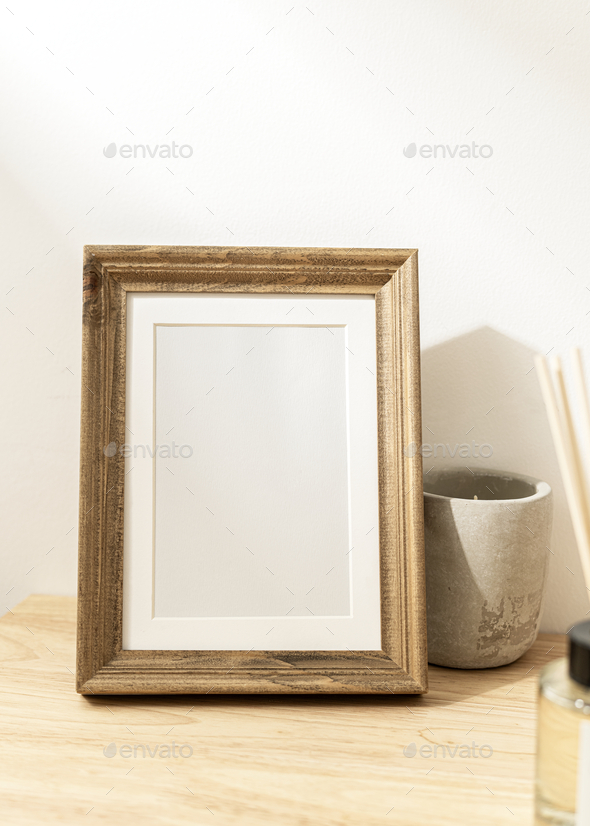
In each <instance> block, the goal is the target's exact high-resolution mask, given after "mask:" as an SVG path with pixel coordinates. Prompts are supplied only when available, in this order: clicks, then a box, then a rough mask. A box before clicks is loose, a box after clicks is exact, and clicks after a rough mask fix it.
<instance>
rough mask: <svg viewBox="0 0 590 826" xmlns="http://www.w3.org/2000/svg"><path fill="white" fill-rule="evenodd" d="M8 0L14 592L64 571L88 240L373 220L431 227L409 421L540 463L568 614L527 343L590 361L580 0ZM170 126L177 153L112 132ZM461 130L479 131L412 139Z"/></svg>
mask: <svg viewBox="0 0 590 826" xmlns="http://www.w3.org/2000/svg"><path fill="white" fill-rule="evenodd" d="M8 5H9V9H6V8H4V7H3V8H2V10H1V11H0V38H1V40H0V61H1V64H2V70H1V72H0V85H1V89H2V101H3V102H2V119H1V122H0V136H1V137H0V141H1V144H0V146H1V152H0V174H1V176H2V188H1V199H0V206H1V210H2V214H1V231H2V256H1V262H2V263H1V283H0V287H1V289H2V295H3V302H2V304H3V305H5V306H6V308H7V309H4V306H3V307H2V310H1V312H2V316H1V318H2V325H1V336H2V338H1V342H0V346H1V352H2V357H1V359H0V369H1V379H0V381H1V386H2V390H3V393H2V405H1V407H2V411H1V416H2V433H3V463H2V464H3V473H2V491H1V504H2V514H3V515H2V547H1V557H0V585H1V588H2V590H1V592H0V593H1V595H2V597H3V598H4V595H5V594H6V597H5V604H6V605H7V607H12V606H13V605H15V604H16V603H17V602H18V601H20V600H21V599H22V598H23V597H24V596H26V595H27V594H28V593H31V592H46V593H60V594H73V593H75V590H76V542H77V527H76V526H77V505H78V500H77V495H78V440H79V408H80V337H81V329H80V327H81V310H80V308H81V284H82V282H81V252H82V245H83V244H85V243H95V244H219V245H228V244H235V245H246V244H248V245H250V246H251V245H277V246H279V245H289V246H335V247H350V246H358V247H363V246H371V247H418V248H419V250H420V266H421V324H422V342H423V348H424V354H423V371H424V380H423V388H424V424H425V428H424V441H425V442H431V443H448V444H450V445H451V447H452V445H453V444H455V443H462V442H464V441H468V440H469V439H473V440H475V441H476V442H478V443H482V442H487V443H489V444H490V445H492V446H493V450H494V454H493V457H492V458H491V459H487V460H485V459H482V458H479V459H478V458H475V459H470V460H469V461H470V464H471V465H472V466H474V465H486V466H495V467H500V468H503V469H508V470H514V471H521V472H524V473H529V474H531V475H535V476H539V477H541V478H543V479H546V480H547V481H548V482H549V483H550V484H551V485H552V486H553V488H554V490H555V494H556V516H555V529H554V536H553V540H552V545H551V549H552V550H553V552H554V556H552V558H551V570H550V581H549V593H548V599H547V604H546V610H545V616H544V623H543V627H544V629H545V630H553V631H565V630H567V629H568V628H569V627H570V625H571V624H572V623H573V622H574V621H576V620H579V619H581V618H583V617H584V616H585V614H586V612H587V611H588V609H589V608H590V606H589V605H588V599H587V592H586V589H585V587H584V585H583V582H582V576H581V570H580V565H579V563H578V561H577V557H576V551H575V545H574V541H573V536H572V531H571V528H570V522H569V518H568V515H567V510H566V507H565V503H564V496H563V492H562V485H561V481H560V478H559V474H558V470H557V466H556V460H555V456H554V451H553V448H552V444H551V440H550V436H549V431H548V427H547V424H546V419H545V415H544V411H543V409H542V404H541V399H540V395H539V391H538V389H537V382H536V377H535V372H534V371H532V372H528V371H529V370H530V368H531V366H532V354H533V353H534V352H535V351H540V352H545V353H546V352H548V351H550V350H553V352H555V353H559V352H564V351H566V350H567V349H569V347H570V346H571V345H575V344H578V345H581V346H582V347H584V348H585V350H586V355H587V359H588V360H589V361H590V339H589V334H588V323H589V322H588V315H587V314H588V313H589V312H590V275H589V273H588V217H589V216H588V195H589V191H590V190H589V186H588V184H589V171H590V168H589V167H590V163H589V152H588V138H587V136H588V130H589V127H590V113H589V108H588V88H589V87H590V64H589V62H588V49H589V45H590V14H589V13H588V11H587V4H586V3H583V2H582V1H581V0H562V2H560V3H554V2H549V0H540V2H536V3H533V2H532V0H529V2H522V0H520V2H518V1H517V2H514V0H510V2H509V1H508V0H500V2H496V3H492V4H490V3H483V2H475V3H474V2H468V0H446V2H441V0H437V2H434V0H430V2H428V1H427V0H418V2H408V0H406V2H383V1H381V2H365V3H361V2H351V0H347V2H336V0H310V3H309V6H307V7H306V6H305V5H296V6H293V4H292V0H285V2H282V0H281V1H280V2H279V0H274V2H271V0H255V2H247V3H246V2H237V0H235V2H229V1H228V0H220V1H218V2H215V3H211V2H189V0H184V2H178V1H174V0H173V1H172V2H168V3H166V4H161V3H153V2H144V3H141V4H140V3H130V2H121V0H118V1H117V2H113V0H107V1H106V2H105V0H103V2H101V3H88V2H85V3H81V2H79V1H78V2H73V0H69V2H68V1H67V0H56V1H55V2H52V3H44V2H41V1H40V0H30V1H29V2H23V1H22V0H8ZM170 130H172V131H170ZM172 140H175V141H176V142H177V143H178V144H189V145H191V146H192V147H193V148H194V152H193V155H192V157H191V158H190V159H171V160H162V159H149V158H147V159H141V158H138V159H136V160H126V159H124V158H121V157H120V156H118V155H117V156H116V157H114V158H112V159H108V158H106V157H104V156H103V153H102V149H103V147H105V146H107V145H108V144H109V143H111V142H115V143H116V144H117V145H118V146H119V145H121V144H125V143H131V144H133V143H142V144H151V145H155V144H162V143H164V142H171V141H172ZM471 141H475V143H476V144H478V145H482V144H488V145H490V146H492V147H493V155H492V157H491V158H489V159H482V158H475V159H470V160H466V159H464V158H459V157H457V156H456V157H455V158H453V159H451V158H444V159H442V158H440V157H439V158H438V159H437V160H435V161H431V160H428V159H424V158H421V157H420V156H419V155H417V156H416V157H414V158H411V159H409V158H406V157H404V155H403V153H402V148H403V147H404V146H406V145H408V144H410V143H412V142H416V143H417V144H418V146H420V145H423V144H434V143H440V144H449V145H450V146H451V147H453V146H454V145H455V144H464V143H470V142H471ZM470 428H473V429H472V430H470ZM468 431H470V432H469V435H468V436H467V435H466V434H467V432H468ZM442 461H443V460H442V459H441V458H439V459H438V460H437V462H438V463H441V462H442ZM444 461H445V462H446V463H447V464H454V463H457V462H459V461H461V460H460V459H459V458H458V457H456V458H455V459H449V458H447V459H446V460H444ZM431 464H432V463H429V466H431ZM427 469H428V467H427ZM2 604H4V603H2Z"/></svg>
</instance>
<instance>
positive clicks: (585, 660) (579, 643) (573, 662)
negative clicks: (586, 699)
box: [568, 620, 590, 686]
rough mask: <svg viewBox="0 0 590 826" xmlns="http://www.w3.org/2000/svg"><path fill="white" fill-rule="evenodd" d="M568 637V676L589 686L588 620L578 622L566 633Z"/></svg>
mask: <svg viewBox="0 0 590 826" xmlns="http://www.w3.org/2000/svg"><path fill="white" fill-rule="evenodd" d="M568 636H569V639H570V677H571V678H572V680H575V681H576V682H577V683H581V684H582V685H587V686H590V620H586V622H579V623H578V624H577V625H574V627H573V628H572V629H571V631H570V632H569V634H568Z"/></svg>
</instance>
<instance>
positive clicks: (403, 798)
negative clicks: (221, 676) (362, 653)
mask: <svg viewBox="0 0 590 826" xmlns="http://www.w3.org/2000/svg"><path fill="white" fill-rule="evenodd" d="M564 654H565V639H564V637H561V636H549V635H542V636H541V637H540V638H539V640H538V641H537V642H536V643H535V645H534V646H533V648H532V649H531V650H530V651H529V652H528V653H527V654H526V655H525V656H524V657H522V658H521V659H520V660H519V661H518V662H516V663H514V664H513V665H510V666H505V667H504V668H496V669H491V670H489V671H458V670H453V669H444V668H435V667H431V668H430V692H429V694H427V695H425V696H424V697H416V696H406V697H402V696H400V697H392V696H388V697H381V696H378V697H366V696H363V697H338V696H335V695H331V696H322V697H315V696H309V697H300V696H297V697H289V696H285V695H283V696H268V695H265V696H253V695H248V696H230V695H225V696H214V695H211V694H210V695H208V696H206V697H203V696H198V695H190V696H186V695H185V696H146V697H137V696H135V697H122V696H117V697H82V696H80V695H78V694H76V692H75V690H74V665H75V661H74V660H75V599H73V598H69V597H48V596H33V597H29V598H28V599H26V600H25V601H24V602H22V603H21V604H20V605H18V606H17V607H16V608H13V609H12V613H7V614H6V615H5V616H4V617H3V618H2V619H1V620H0V663H1V666H0V683H1V687H0V714H1V722H0V732H1V735H0V736H1V748H0V753H1V761H2V762H1V770H0V790H1V794H0V798H1V801H2V802H1V803H0V812H1V814H0V820H1V822H2V824H10V826H20V825H21V824H34V826H39V824H45V823H59V824H65V826H69V824H89V826H91V824H93V823H109V824H125V826H127V825H128V824H131V825H132V826H133V824H142V826H160V825H161V826H170V825H171V824H174V825H175V826H176V825H180V826H183V825H184V824H187V826H188V824H190V825H191V826H200V824H211V826H224V824H231V825H232V826H233V825H234V824H240V826H244V825H245V826H248V824H258V826H265V824H280V826H291V824H321V826H334V825H335V824H351V825H352V824H354V825H355V826H358V825H359V824H362V826H373V824H384V826H386V825H387V823H394V824H404V826H405V824H407V826H421V824H432V825H433V826H447V824H459V823H460V824H468V826H472V824H486V826H495V824H518V826H523V824H525V825H526V824H532V822H533V776H534V751H535V716H536V712H535V692H536V685H537V678H538V675H539V671H540V668H541V666H542V665H543V664H545V663H546V662H549V661H550V660H551V659H554V658H555V657H557V656H563V655H564ZM173 741H174V742H175V743H176V744H177V745H176V746H175V747H174V750H175V753H176V756H172V754H170V756H166V752H165V747H166V746H168V748H169V749H170V750H171V749H172V743H173ZM412 743H414V744H416V748H417V749H418V750H419V749H420V747H421V746H428V745H431V746H432V745H433V744H441V745H447V746H449V747H450V750H451V752H453V751H454V748H455V746H456V745H458V746H459V747H460V746H461V745H462V744H466V745H467V746H469V747H470V749H472V744H473V743H475V744H477V746H478V747H479V746H482V745H484V744H485V745H488V746H490V747H491V749H493V754H492V755H491V756H490V757H487V758H484V757H481V756H479V754H478V753H477V751H476V754H477V756H476V757H473V756H472V755H470V756H469V757H467V756H460V750H457V752H456V753H455V756H454V757H450V756H449V754H448V752H447V751H445V757H443V756H442V754H441V750H440V749H439V750H438V753H437V756H436V757H435V758H433V757H430V758H428V757H422V756H420V753H419V752H418V753H417V754H416V756H414V757H405V756H404V753H403V750H404V748H405V747H407V746H410V744H412ZM111 744H114V745H111ZM183 744H187V747H185V748H184V750H183V751H184V755H188V754H189V751H190V749H189V748H188V746H190V747H191V748H192V755H191V756H183V757H181V756H179V751H178V750H179V746H181V745H183ZM109 745H110V750H109V751H108V752H107V753H110V752H115V750H116V753H114V756H112V757H107V756H105V754H104V753H103V750H104V749H105V748H107V747H108V746H109ZM126 745H130V746H131V747H133V746H136V745H137V746H139V745H143V746H144V747H145V748H144V753H145V757H144V756H142V750H141V749H138V750H137V754H136V756H135V757H134V756H130V757H125V756H121V753H120V752H121V748H123V754H126V753H127V750H126V749H125V746H126ZM147 747H149V749H150V751H151V753H152V754H153V755H154V756H153V757H151V756H150V753H149V752H148V751H147ZM129 751H131V749H129ZM465 753H466V752H465V750H463V754H464V755H465ZM488 753H489V750H488V749H484V754H488ZM162 754H163V756H161V755H162Z"/></svg>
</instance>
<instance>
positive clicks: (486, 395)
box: [410, 327, 590, 633]
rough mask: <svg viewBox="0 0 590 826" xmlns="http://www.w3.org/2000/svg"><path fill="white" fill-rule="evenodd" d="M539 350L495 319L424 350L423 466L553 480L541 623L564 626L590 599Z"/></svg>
mask: <svg viewBox="0 0 590 826" xmlns="http://www.w3.org/2000/svg"><path fill="white" fill-rule="evenodd" d="M534 355H535V351H534V350H531V349H530V348H529V347H526V346H525V345H523V344H521V343H520V342H518V341H515V340H514V339H511V338H509V337H508V336H505V335H504V334H503V333H499V332H498V331H497V330H493V329H492V328H490V327H481V328H479V329H477V330H473V331H472V332H470V333H466V334H465V335H462V336H459V337H457V338H453V339H450V340H449V341H446V342H443V343H442V344H438V345H436V346H434V347H430V348H428V349H427V350H424V351H423V353H422V434H423V435H422V439H423V445H422V453H423V456H424V473H425V474H427V473H428V472H429V470H430V469H432V468H441V467H452V468H458V467H460V466H464V467H465V473H469V470H468V468H469V467H481V468H488V469H500V470H507V471H512V472H515V473H524V474H527V475H529V476H535V477H537V478H538V479H542V480H544V481H546V482H548V483H549V484H550V485H551V487H552V488H553V492H554V520H553V535H552V541H551V544H550V545H549V547H550V549H551V551H552V552H553V555H552V556H551V561H550V566H549V578H548V584H547V597H546V601H545V609H544V614H543V620H542V624H541V630H542V631H551V632H560V633H565V632H566V631H567V630H568V629H569V628H570V627H571V626H572V625H573V624H574V622H577V621H579V620H582V619H584V618H585V617H586V612H587V611H588V609H589V608H590V604H589V603H588V595H587V591H586V588H585V585H584V580H583V576H582V570H581V567H580V562H579V559H578V554H577V550H576V545H575V539H574V535H573V530H572V527H571V521H570V517H569V511H568V508H567V502H566V499H565V493H564V489H563V484H562V481H561V475H560V472H559V467H558V464H557V457H556V455H555V450H554V448H553V441H552V438H551V432H550V430H549V424H548V421H547V416H546V413H545V407H544V404H543V399H542V396H541V390H540V387H539V383H538V379H537V375H536V370H535V369H534ZM589 356H590V354H589ZM412 449H413V448H410V450H412Z"/></svg>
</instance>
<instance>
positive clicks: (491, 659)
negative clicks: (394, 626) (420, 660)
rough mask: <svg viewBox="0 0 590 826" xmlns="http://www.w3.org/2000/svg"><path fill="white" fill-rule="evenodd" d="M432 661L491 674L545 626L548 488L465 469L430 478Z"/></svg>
mask: <svg viewBox="0 0 590 826" xmlns="http://www.w3.org/2000/svg"><path fill="white" fill-rule="evenodd" d="M424 522H425V539H426V596H427V612H428V660H429V662H431V663H433V664H434V665H442V666H449V667H452V668H490V667H492V666H498V665H506V664H507V663H511V662H513V661H514V660H516V659H518V657H520V656H521V655H522V654H524V653H525V651H527V650H528V648H530V646H531V645H532V643H533V642H534V640H535V638H536V636H537V632H538V630H539V622H540V617H541V608H542V606H543V598H544V594H545V581H546V574H547V564H548V557H549V549H548V547H547V546H548V545H549V537H550V532H551V523H552V493H551V488H550V487H549V485H548V484H547V483H546V482H540V481H538V480H537V479H532V478H530V477H529V476H520V475H518V474H515V473H502V472H501V471H490V470H483V469H476V470H473V471H471V470H470V469H468V468H465V467H463V468H461V470H440V471H435V470H433V471H431V472H430V473H429V474H427V475H426V476H425V477H424Z"/></svg>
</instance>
